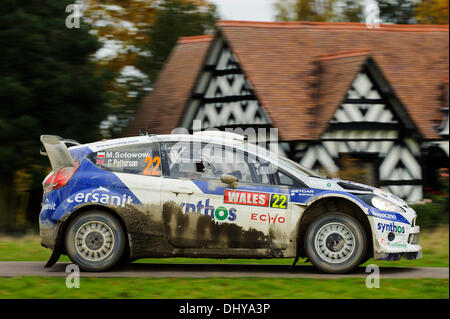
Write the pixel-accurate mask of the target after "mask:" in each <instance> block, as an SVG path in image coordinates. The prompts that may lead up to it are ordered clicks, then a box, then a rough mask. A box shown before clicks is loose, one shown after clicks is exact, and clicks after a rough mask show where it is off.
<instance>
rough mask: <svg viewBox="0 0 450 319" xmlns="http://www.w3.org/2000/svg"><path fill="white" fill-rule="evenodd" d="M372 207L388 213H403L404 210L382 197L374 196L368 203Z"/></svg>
mask: <svg viewBox="0 0 450 319" xmlns="http://www.w3.org/2000/svg"><path fill="white" fill-rule="evenodd" d="M370 202H371V203H372V206H373V207H375V208H378V209H379V210H383V211H388V212H400V213H403V212H404V210H403V209H402V208H401V207H400V206H398V205H395V204H394V203H392V202H390V201H388V200H387V199H384V198H383V197H379V196H374V197H372V200H371V201H370Z"/></svg>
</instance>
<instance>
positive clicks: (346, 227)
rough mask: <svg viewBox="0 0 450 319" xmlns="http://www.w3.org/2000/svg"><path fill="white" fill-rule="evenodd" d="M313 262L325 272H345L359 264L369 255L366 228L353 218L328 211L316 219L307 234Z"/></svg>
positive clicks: (308, 251) (307, 249)
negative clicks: (367, 252)
mask: <svg viewBox="0 0 450 319" xmlns="http://www.w3.org/2000/svg"><path fill="white" fill-rule="evenodd" d="M305 248H306V253H307V255H308V257H309V259H310V260H311V262H312V264H313V265H314V266H315V267H316V268H318V269H319V270H321V271H323V272H326V273H345V272H349V271H351V270H352V269H354V268H355V267H357V266H358V265H359V264H360V262H361V261H362V259H363V258H364V256H365V254H366V249H367V240H366V235H365V231H364V228H363V227H362V226H361V225H360V223H359V222H358V221H357V220H356V219H354V218H353V217H351V216H349V215H346V214H343V213H329V214H326V215H323V216H320V217H319V218H317V219H316V220H314V221H313V222H312V223H311V224H310V225H309V227H308V229H307V231H306V236H305Z"/></svg>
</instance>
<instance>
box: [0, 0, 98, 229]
mask: <svg viewBox="0 0 450 319" xmlns="http://www.w3.org/2000/svg"><path fill="white" fill-rule="evenodd" d="M70 3H71V1H70V0H39V1H37V0H6V1H3V2H2V5H1V6H0V7H1V9H0V103H1V108H0V158H1V161H0V225H1V224H5V223H7V222H11V221H14V219H15V215H14V214H15V212H16V206H17V196H16V194H15V190H16V188H17V187H19V185H22V187H23V185H24V184H25V185H26V188H28V189H29V188H32V187H39V188H40V187H41V185H40V183H41V181H42V178H43V176H44V174H45V173H46V169H47V167H48V166H49V164H48V159H46V158H44V157H43V156H41V155H40V154H39V150H40V147H41V145H40V141H39V136H40V135H41V134H56V135H60V136H64V137H68V138H69V137H70V138H74V139H77V140H80V142H87V141H92V140H95V139H98V138H99V136H100V134H99V127H98V125H99V123H100V121H101V119H103V117H104V114H105V95H104V83H105V78H104V75H103V74H102V73H101V72H99V70H98V69H97V68H96V65H95V64H94V63H93V62H92V61H90V56H91V55H92V54H93V53H95V52H96V51H97V50H98V49H99V47H100V45H99V43H98V41H97V40H96V38H95V37H94V36H92V35H91V34H90V33H89V28H88V27H87V25H85V24H81V27H80V28H73V29H68V28H67V27H66V24H65V23H66V17H67V15H68V13H66V11H65V9H66V6H67V5H69V4H70ZM24 180H25V182H24ZM35 209H36V208H35ZM37 210H39V209H38V208H37Z"/></svg>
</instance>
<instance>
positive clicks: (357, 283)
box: [0, 277, 449, 299]
mask: <svg viewBox="0 0 450 319" xmlns="http://www.w3.org/2000/svg"><path fill="white" fill-rule="evenodd" d="M448 284H449V283H448V279H386V280H383V279H381V281H380V288H372V289H369V288H367V287H366V285H365V279H364V278H342V279H306V278H289V279H287V278H201V279H197V278H81V280H80V288H78V289H77V288H72V289H68V288H66V285H65V278H49V277H18V278H0V299H9V298H19V299H20V298H30V299H35V298H40V299H41V298H42V299H48V298H49V299H53V298H63V299H79V298H82V299H87V298H89V299H97V298H108V299H109V298H121V299H122V298H124V299H127V298H133V299H140V298H145V299H217V298H219V299H236V298H241V299H448V298H449V289H448V287H449V285H448ZM105 287H108V288H107V289H105Z"/></svg>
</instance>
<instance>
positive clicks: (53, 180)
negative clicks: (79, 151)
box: [42, 162, 79, 193]
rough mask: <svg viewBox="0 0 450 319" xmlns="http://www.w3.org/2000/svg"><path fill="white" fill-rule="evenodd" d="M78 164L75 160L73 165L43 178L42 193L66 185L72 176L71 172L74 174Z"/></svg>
mask: <svg viewBox="0 0 450 319" xmlns="http://www.w3.org/2000/svg"><path fill="white" fill-rule="evenodd" d="M78 166H79V163H78V162H75V166H74V167H64V168H61V169H60V170H59V171H57V172H56V173H52V174H51V175H50V176H49V177H48V178H47V179H45V181H44V183H43V185H42V186H43V188H44V193H47V192H49V191H52V190H54V189H57V188H60V187H63V186H64V185H66V184H67V183H68V182H69V181H70V179H71V178H72V176H73V174H75V172H76V171H77V169H78Z"/></svg>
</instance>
